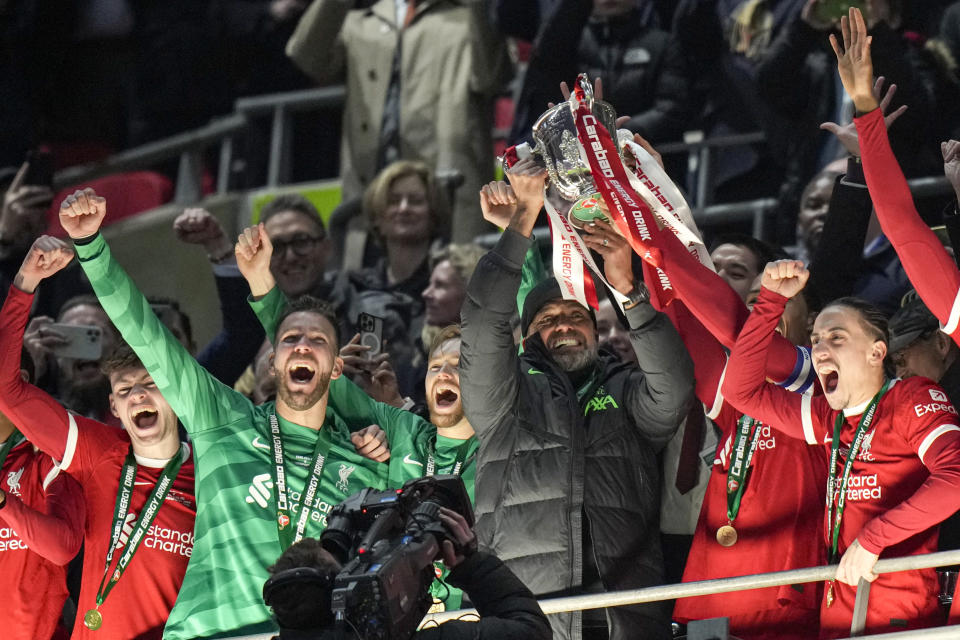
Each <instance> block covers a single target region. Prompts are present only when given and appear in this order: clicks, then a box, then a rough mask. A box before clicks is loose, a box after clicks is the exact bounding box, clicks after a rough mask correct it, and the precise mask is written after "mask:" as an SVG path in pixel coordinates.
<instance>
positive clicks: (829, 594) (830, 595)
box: [827, 580, 833, 609]
mask: <svg viewBox="0 0 960 640" xmlns="http://www.w3.org/2000/svg"><path fill="white" fill-rule="evenodd" d="M832 604H833V581H832V580H831V581H830V582H828V583H827V608H828V609H829V608H830V606H831V605H832Z"/></svg>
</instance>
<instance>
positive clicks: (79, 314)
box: [57, 304, 117, 394]
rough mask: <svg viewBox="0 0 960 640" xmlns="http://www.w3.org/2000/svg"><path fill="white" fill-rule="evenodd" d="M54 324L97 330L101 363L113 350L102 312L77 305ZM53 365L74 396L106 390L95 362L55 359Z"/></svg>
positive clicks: (111, 335) (105, 381)
mask: <svg viewBox="0 0 960 640" xmlns="http://www.w3.org/2000/svg"><path fill="white" fill-rule="evenodd" d="M58 322H61V323H63V324H70V325H76V326H91V325H92V326H95V327H99V328H100V333H101V344H102V345H103V348H102V350H101V354H102V355H101V359H102V358H103V357H104V356H107V355H108V354H109V353H110V352H111V351H113V349H114V347H116V346H117V340H116V335H115V333H114V328H113V325H112V324H111V323H110V318H108V317H107V314H106V313H105V312H104V311H103V309H100V308H98V307H94V306H92V305H88V304H78V305H75V306H72V307H70V308H69V309H67V310H66V311H64V312H63V313H62V314H61V315H60V319H59V320H58ZM57 365H58V366H59V367H60V372H61V374H62V375H63V377H64V381H65V382H66V383H67V384H68V385H69V386H70V387H72V388H73V390H74V391H75V392H77V393H80V394H82V393H84V392H85V391H88V390H89V391H93V390H101V389H109V386H110V382H109V380H108V379H107V376H105V375H104V374H103V372H101V371H100V361H99V360H97V361H94V360H72V359H67V358H57Z"/></svg>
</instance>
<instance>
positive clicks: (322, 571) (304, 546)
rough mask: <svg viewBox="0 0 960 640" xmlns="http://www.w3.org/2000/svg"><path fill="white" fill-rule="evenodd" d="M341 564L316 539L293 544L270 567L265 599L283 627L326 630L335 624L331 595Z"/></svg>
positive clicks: (305, 539) (264, 590)
mask: <svg viewBox="0 0 960 640" xmlns="http://www.w3.org/2000/svg"><path fill="white" fill-rule="evenodd" d="M340 569H341V566H340V563H339V562H337V560H336V558H334V557H333V556H332V555H330V552H328V551H326V550H325V549H324V548H323V547H322V546H321V545H320V541H319V540H317V539H316V538H304V539H303V540H301V541H300V542H298V543H296V544H294V545H291V546H290V547H289V548H288V549H287V550H286V551H284V552H283V554H282V555H281V556H280V557H279V558H277V562H276V563H275V564H274V565H273V566H272V567H269V568H268V569H267V571H269V572H270V575H271V578H270V580H268V581H267V584H266V585H264V588H263V599H264V601H265V602H266V603H267V605H269V606H270V607H272V608H273V613H274V615H275V616H276V618H277V622H278V623H279V625H280V628H281V629H304V630H308V629H317V630H319V629H325V628H329V627H330V626H332V624H333V613H332V612H331V608H330V594H331V592H332V590H333V580H334V578H335V577H336V576H337V573H339V572H340Z"/></svg>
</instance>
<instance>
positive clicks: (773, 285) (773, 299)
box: [723, 260, 823, 444]
mask: <svg viewBox="0 0 960 640" xmlns="http://www.w3.org/2000/svg"><path fill="white" fill-rule="evenodd" d="M808 277H809V272H808V271H807V270H806V269H805V268H804V267H803V264H802V263H800V262H798V261H796V260H781V261H779V262H771V263H770V264H768V265H767V266H766V268H765V269H764V272H763V279H762V282H763V286H762V288H761V289H760V295H759V296H758V297H757V301H756V302H755V303H754V305H753V312H752V313H751V314H750V318H749V319H748V320H747V322H746V324H745V325H744V326H743V330H742V331H741V332H740V337H739V338H737V342H736V344H734V346H733V350H732V351H731V352H730V361H729V362H728V363H727V372H726V375H725V377H724V380H723V396H724V398H726V400H727V401H728V402H729V403H730V404H731V405H733V406H734V407H735V408H736V409H737V410H739V411H741V412H742V413H745V414H747V415H748V416H750V417H752V418H755V419H757V420H760V421H761V422H763V423H765V424H768V425H770V426H771V427H773V428H775V429H777V430H779V431H782V432H783V433H785V434H786V435H788V436H790V437H793V438H799V439H801V440H805V441H806V442H807V443H808V444H819V443H821V442H822V441H823V438H822V435H823V434H822V433H820V431H821V426H820V424H819V421H818V420H817V419H816V416H815V415H814V414H813V412H812V411H811V397H810V395H809V394H808V395H802V396H801V395H800V394H797V393H791V392H789V391H786V390H784V389H781V388H780V387H778V386H777V385H775V384H771V383H769V382H766V380H765V379H764V369H765V367H766V361H767V352H768V349H769V347H770V342H771V341H772V338H773V335H774V329H775V328H776V326H777V322H779V320H780V316H781V315H783V310H784V307H786V304H787V300H789V299H790V298H791V297H793V296H794V295H796V294H797V293H799V292H800V290H801V289H802V288H803V285H804V284H806V281H807V278H808Z"/></svg>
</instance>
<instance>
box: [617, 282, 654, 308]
mask: <svg viewBox="0 0 960 640" xmlns="http://www.w3.org/2000/svg"><path fill="white" fill-rule="evenodd" d="M627 298H628V300H629V301H628V302H626V303H624V305H623V309H624V311H626V310H627V309H633V308H634V307H635V306H637V305H638V304H640V303H641V302H649V301H650V290H649V289H647V285H645V284H644V283H642V282H641V283H639V284H636V285H634V287H633V289H631V290H630V293H628V294H627Z"/></svg>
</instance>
